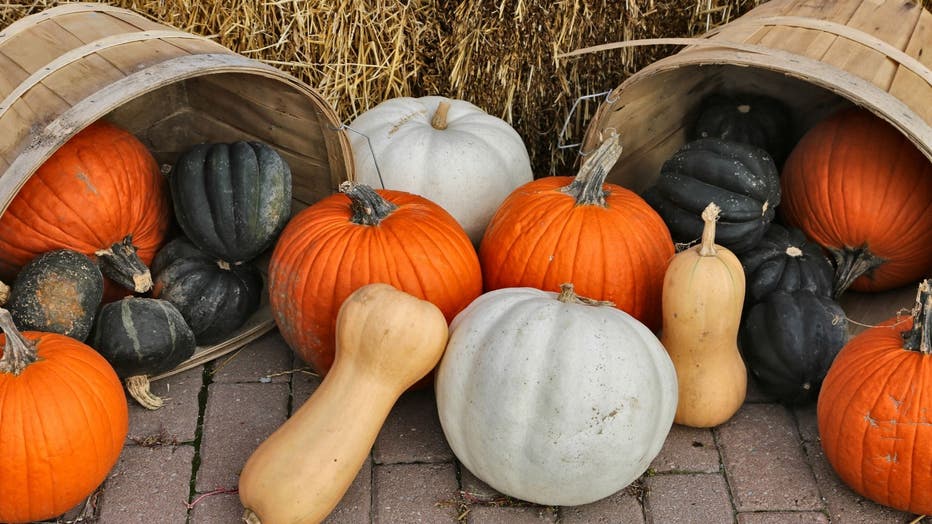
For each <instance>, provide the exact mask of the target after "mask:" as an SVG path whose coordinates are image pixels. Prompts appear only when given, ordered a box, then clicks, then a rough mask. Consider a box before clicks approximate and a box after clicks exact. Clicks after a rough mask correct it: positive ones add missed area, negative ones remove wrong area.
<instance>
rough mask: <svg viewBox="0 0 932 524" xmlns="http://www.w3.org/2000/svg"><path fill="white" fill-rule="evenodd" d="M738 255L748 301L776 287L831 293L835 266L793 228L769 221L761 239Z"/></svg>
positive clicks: (759, 298) (819, 293)
mask: <svg viewBox="0 0 932 524" xmlns="http://www.w3.org/2000/svg"><path fill="white" fill-rule="evenodd" d="M739 258H740V260H741V265H742V266H743V267H744V272H745V275H746V277H747V301H748V302H752V303H753V302H759V301H760V300H763V298H764V297H765V296H767V295H768V294H770V293H772V292H774V291H776V290H782V291H788V292H793V291H796V290H798V289H808V290H810V291H812V292H813V293H816V294H817V295H824V296H831V294H832V286H833V281H834V278H835V269H834V268H833V267H832V263H831V261H829V259H828V257H827V256H825V253H824V252H823V251H822V247H821V246H819V245H818V244H816V243H815V242H812V241H811V240H809V239H808V238H806V234H805V233H803V232H802V230H800V229H797V228H795V227H790V228H787V227H784V226H782V225H780V224H777V223H772V224H770V227H769V228H768V229H767V232H766V233H765V234H764V238H762V239H761V241H760V242H758V243H757V245H756V246H754V247H753V248H751V249H750V250H748V251H745V252H744V253H742V254H741V256H740V257H739Z"/></svg>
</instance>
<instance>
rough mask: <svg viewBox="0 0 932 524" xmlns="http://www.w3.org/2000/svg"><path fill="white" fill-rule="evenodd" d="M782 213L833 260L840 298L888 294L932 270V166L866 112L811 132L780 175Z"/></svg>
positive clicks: (850, 112) (846, 114) (842, 115)
mask: <svg viewBox="0 0 932 524" xmlns="http://www.w3.org/2000/svg"><path fill="white" fill-rule="evenodd" d="M781 183H782V191H783V201H782V203H781V204H780V207H779V209H778V210H779V212H780V213H781V214H782V216H783V218H784V220H785V221H786V222H787V223H789V224H790V225H792V226H796V227H798V228H799V229H802V230H803V232H805V233H806V235H807V236H808V237H809V238H811V239H812V240H813V241H815V242H816V243H818V244H820V245H822V246H823V247H825V248H827V249H828V251H829V252H830V253H831V254H832V256H833V257H834V258H835V262H836V268H837V269H836V274H835V286H834V287H835V290H834V295H835V297H837V296H839V295H840V294H841V293H843V292H844V291H845V290H846V289H847V288H848V287H849V286H850V288H851V289H853V290H856V291H883V290H887V289H893V288H897V287H900V286H904V285H907V284H909V283H911V282H916V281H917V280H919V279H920V278H923V277H926V276H928V275H927V272H928V270H929V268H930V267H932V199H930V195H932V163H930V162H929V160H928V159H927V158H926V157H924V156H923V155H922V153H921V152H920V151H919V149H918V148H916V146H914V145H913V144H912V143H911V142H910V141H909V140H907V139H906V137H905V136H904V135H903V134H901V133H900V132H899V131H897V130H896V129H895V128H894V127H893V126H891V125H890V124H888V123H886V122H885V121H884V120H882V119H880V118H879V117H877V116H874V115H873V114H872V113H870V112H869V111H867V110H865V109H859V108H851V109H847V110H844V111H841V112H839V113H837V114H835V115H833V116H832V117H829V118H827V119H825V120H823V121H821V122H819V123H818V124H816V125H815V126H814V127H812V128H811V129H810V130H809V131H808V132H807V133H806V134H805V135H804V136H803V138H802V139H801V140H800V141H799V143H798V144H797V145H796V147H795V148H794V149H793V151H792V152H791V153H790V156H789V158H788V159H787V161H786V165H785V166H784V168H783V173H782V175H781Z"/></svg>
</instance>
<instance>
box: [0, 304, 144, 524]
mask: <svg viewBox="0 0 932 524" xmlns="http://www.w3.org/2000/svg"><path fill="white" fill-rule="evenodd" d="M0 329H2V330H3V332H4V333H5V334H2V335H0V344H2V345H3V349H2V357H0V421H2V422H0V457H2V460H0V479H2V480H0V484H2V489H0V522H9V523H19V522H32V521H39V520H45V519H48V518H52V517H56V516H58V515H61V514H62V513H64V512H66V511H68V510H69V509H71V508H73V507H74V506H75V505H77V504H78V503H79V502H81V500H83V499H84V498H86V497H87V496H88V495H90V494H91V493H93V491H94V490H95V489H97V487H98V486H99V485H100V484H101V483H102V482H103V481H104V479H105V478H106V476H107V473H108V472H109V471H110V469H111V468H112V467H113V465H114V464H116V461H117V459H118V458H119V456H120V451H121V450H122V449H123V443H124V440H125V439H126V433H127V430H128V419H127V406H126V396H125V395H124V393H123V386H122V384H121V383H120V380H119V379H118V378H117V375H116V373H115V372H114V371H113V368H111V367H110V365H109V364H107V361H106V360H104V358H103V357H101V356H100V355H99V354H98V353H97V352H96V351H94V350H93V349H91V348H90V347H89V346H87V345H85V344H84V343H82V342H79V341H77V340H75V339H73V338H71V337H67V336H65V335H59V334H56V333H41V332H38V331H26V332H23V333H20V332H19V331H17V330H16V328H15V327H14V326H13V319H12V318H11V316H10V313H9V312H8V311H7V310H5V309H0Z"/></svg>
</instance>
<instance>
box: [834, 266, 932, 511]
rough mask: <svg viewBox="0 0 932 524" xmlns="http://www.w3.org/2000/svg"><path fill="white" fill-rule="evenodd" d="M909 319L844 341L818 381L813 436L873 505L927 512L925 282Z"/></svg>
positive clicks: (931, 429)
mask: <svg viewBox="0 0 932 524" xmlns="http://www.w3.org/2000/svg"><path fill="white" fill-rule="evenodd" d="M919 289H920V291H919V298H918V300H917V303H916V307H915V309H914V310H913V315H912V317H911V318H905V319H903V320H900V321H897V319H891V320H889V321H887V322H885V323H883V324H882V325H880V326H878V327H873V328H870V329H868V330H866V331H863V332H862V333H861V334H859V335H857V336H856V337H854V338H853V339H851V340H850V341H849V342H848V344H846V345H845V347H844V348H842V350H841V352H840V353H839V354H838V356H837V357H835V361H834V362H833V363H832V367H831V368H830V369H829V372H828V374H827V375H826V377H825V381H824V382H823V383H822V390H821V392H820V394H819V403H818V408H817V416H818V424H819V436H820V437H821V440H822V449H824V450H825V456H826V458H827V459H828V461H829V463H830V464H831V465H832V467H833V468H834V469H835V472H836V473H838V476H839V477H840V478H841V480H842V481H844V482H845V484H847V485H848V486H850V487H851V489H853V490H854V491H855V492H857V493H859V494H861V495H862V496H864V497H867V498H869V499H871V500H873V501H875V502H877V503H879V504H883V505H885V506H890V507H893V508H896V509H899V510H903V511H908V512H911V513H917V514H932V446H930V445H929V443H930V442H932V347H930V344H932V342H930V340H932V279H929V280H925V281H924V282H923V283H921V284H920V288H919Z"/></svg>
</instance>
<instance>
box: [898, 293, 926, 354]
mask: <svg viewBox="0 0 932 524" xmlns="http://www.w3.org/2000/svg"><path fill="white" fill-rule="evenodd" d="M903 348H904V349H908V350H911V351H918V352H920V353H922V354H923V355H932V278H930V279H926V280H924V281H922V282H921V283H920V284H919V291H918V295H917V297H916V307H915V309H913V327H912V329H910V330H909V331H905V332H903Z"/></svg>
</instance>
